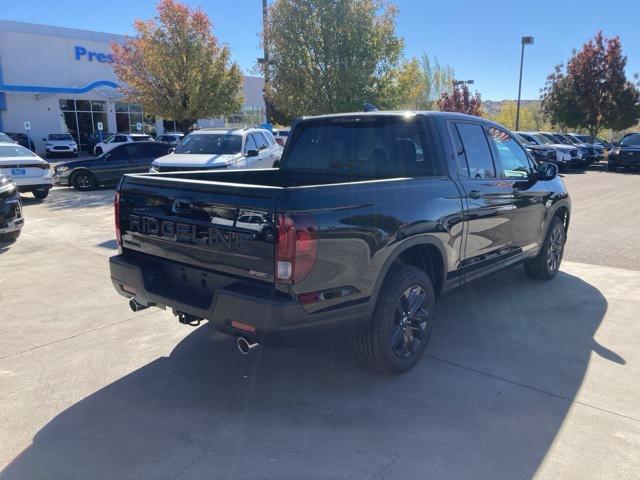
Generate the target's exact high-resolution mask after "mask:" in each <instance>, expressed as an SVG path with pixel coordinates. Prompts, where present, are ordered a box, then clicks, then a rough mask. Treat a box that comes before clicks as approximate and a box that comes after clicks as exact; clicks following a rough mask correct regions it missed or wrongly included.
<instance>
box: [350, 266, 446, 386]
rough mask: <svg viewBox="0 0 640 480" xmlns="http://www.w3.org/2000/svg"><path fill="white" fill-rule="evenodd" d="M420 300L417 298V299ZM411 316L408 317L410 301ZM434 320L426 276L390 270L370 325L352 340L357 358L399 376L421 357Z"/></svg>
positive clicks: (402, 269)
mask: <svg viewBox="0 0 640 480" xmlns="http://www.w3.org/2000/svg"><path fill="white" fill-rule="evenodd" d="M418 295H419V296H422V297H421V299H420V297H418V298H416V297H417V296H418ZM412 298H413V299H415V301H417V302H420V304H419V305H418V304H417V303H414V308H413V311H414V312H415V313H414V314H413V315H409V316H407V315H406V313H407V310H408V309H409V305H410V303H413V301H412V300H411V299H412ZM434 317H435V294H434V291H433V284H432V282H431V279H430V278H429V276H428V275H427V274H426V273H425V272H424V271H422V270H420V269H418V268H416V267H411V266H408V265H398V266H397V267H392V270H391V271H390V272H389V273H388V274H387V277H386V278H385V281H384V283H383V285H382V290H381V291H380V295H379V296H378V301H377V303H376V307H375V310H374V313H373V317H372V319H371V323H370V324H369V325H368V326H367V328H366V329H365V331H364V332H362V334H361V335H360V336H358V337H357V338H356V339H355V348H356V352H357V353H358V356H359V357H360V358H361V359H362V360H363V361H365V362H366V363H368V364H369V366H371V367H372V368H373V369H374V370H377V371H379V372H381V373H386V374H400V373H404V372H406V371H407V370H409V369H411V368H412V367H413V366H414V365H415V364H416V363H417V362H418V360H420V357H422V354H423V353H424V351H425V349H426V348H427V344H428V343H429V339H430V337H431V330H432V324H433V319H434Z"/></svg>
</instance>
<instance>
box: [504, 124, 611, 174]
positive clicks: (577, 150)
mask: <svg viewBox="0 0 640 480" xmlns="http://www.w3.org/2000/svg"><path fill="white" fill-rule="evenodd" d="M515 133H516V135H517V136H518V139H519V140H520V141H521V142H522V143H523V144H524V145H525V146H526V147H527V149H528V150H529V152H530V153H531V154H532V155H533V156H534V157H535V158H536V159H537V160H540V159H544V161H551V162H553V163H555V164H556V165H558V167H559V168H560V170H566V169H567V168H576V167H586V166H589V165H591V164H592V163H594V162H597V161H599V160H601V159H603V158H604V154H605V148H604V146H603V145H601V144H595V143H586V142H584V141H583V140H582V139H580V138H579V137H581V135H576V134H571V133H553V132H515ZM586 139H587V138H585V140H586ZM552 152H553V153H552ZM554 155H555V160H554V159H553V157H554Z"/></svg>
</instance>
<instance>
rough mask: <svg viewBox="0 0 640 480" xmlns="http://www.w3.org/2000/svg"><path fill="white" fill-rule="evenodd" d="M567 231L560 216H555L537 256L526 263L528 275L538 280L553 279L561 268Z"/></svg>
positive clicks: (525, 267)
mask: <svg viewBox="0 0 640 480" xmlns="http://www.w3.org/2000/svg"><path fill="white" fill-rule="evenodd" d="M566 240H567V233H566V231H565V229H564V224H563V222H562V220H561V219H560V218H559V217H554V218H553V220H552V221H551V225H549V230H548V231H547V236H546V237H545V239H544V242H543V243H542V247H541V248H540V252H539V253H538V256H536V258H534V259H531V260H528V261H526V262H525V263H524V269H525V272H527V275H528V276H529V277H531V278H533V279H536V280H551V279H552V278H553V277H555V276H556V274H557V273H558V270H560V264H561V263H562V256H563V254H564V245H565V242H566Z"/></svg>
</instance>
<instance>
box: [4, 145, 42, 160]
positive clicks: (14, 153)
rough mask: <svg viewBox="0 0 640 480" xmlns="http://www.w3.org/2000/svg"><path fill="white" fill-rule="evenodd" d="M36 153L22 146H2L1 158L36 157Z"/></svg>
mask: <svg viewBox="0 0 640 480" xmlns="http://www.w3.org/2000/svg"><path fill="white" fill-rule="evenodd" d="M35 156H36V155H35V153H33V152H32V151H31V150H27V149H26V148H24V147H22V146H20V145H0V158H6V157H35Z"/></svg>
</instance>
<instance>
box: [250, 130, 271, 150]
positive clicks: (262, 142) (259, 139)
mask: <svg viewBox="0 0 640 480" xmlns="http://www.w3.org/2000/svg"><path fill="white" fill-rule="evenodd" d="M249 136H250V137H253V141H254V142H256V145H257V146H258V150H264V149H265V148H267V140H266V139H265V138H264V136H262V135H261V134H260V133H252V134H250V135H249Z"/></svg>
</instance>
